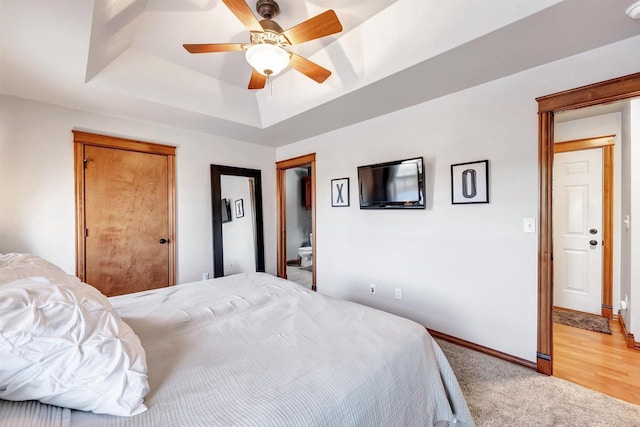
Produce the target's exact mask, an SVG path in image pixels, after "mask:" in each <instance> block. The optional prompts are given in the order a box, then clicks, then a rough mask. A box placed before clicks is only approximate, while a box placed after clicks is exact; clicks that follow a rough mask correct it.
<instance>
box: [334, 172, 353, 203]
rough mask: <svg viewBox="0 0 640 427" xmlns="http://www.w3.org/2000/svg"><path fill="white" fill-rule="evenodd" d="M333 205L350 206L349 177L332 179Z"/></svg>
mask: <svg viewBox="0 0 640 427" xmlns="http://www.w3.org/2000/svg"><path fill="white" fill-rule="evenodd" d="M331 206H333V207H341V206H349V178H338V179H332V180H331Z"/></svg>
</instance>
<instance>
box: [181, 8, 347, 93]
mask: <svg viewBox="0 0 640 427" xmlns="http://www.w3.org/2000/svg"><path fill="white" fill-rule="evenodd" d="M222 2H223V3H224V4H225V5H227V7H228V8H229V9H230V10H231V12H233V14H234V15H235V16H236V17H237V18H238V19H239V20H240V22H242V23H243V24H244V26H245V27H247V29H248V30H249V36H250V42H249V43H246V44H243V43H216V44H184V45H183V46H184V48H185V49H186V50H187V51H188V52H189V53H210V52H233V51H244V52H245V57H246V59H247V62H249V64H250V65H251V66H252V67H253V73H252V74H251V79H250V80H249V89H262V88H264V86H265V84H266V82H267V79H268V78H269V77H271V76H275V75H276V74H278V73H279V72H281V71H282V70H284V69H285V68H286V67H287V66H290V67H291V68H293V69H295V70H298V71H299V72H301V73H302V74H304V75H305V76H307V77H309V78H311V79H313V80H315V81H316V82H318V83H322V82H324V81H325V80H326V79H327V78H328V77H329V76H330V75H331V71H329V70H327V69H326V68H323V67H321V66H320V65H318V64H316V63H314V62H311V61H309V60H308V59H306V58H303V57H302V56H300V55H297V54H295V53H294V52H291V51H290V50H289V48H290V47H291V46H292V45H296V44H300V43H304V42H307V41H310V40H315V39H319V38H320V37H325V36H329V35H331V34H335V33H339V32H340V31H342V25H341V24H340V21H339V20H338V17H337V16H336V13H335V12H334V11H333V10H331V9H329V10H327V11H326V12H323V13H321V14H319V15H316V16H314V17H313V18H310V19H308V20H306V21H304V22H302V23H300V24H298V25H296V26H294V27H292V28H289V29H288V30H286V31H284V30H283V29H282V28H281V27H280V25H278V24H277V23H276V22H275V21H273V20H272V19H273V18H275V17H276V16H277V15H278V13H279V12H280V7H279V6H278V3H276V2H275V1H274V0H258V2H257V3H256V11H257V12H258V14H259V15H260V16H262V18H264V19H262V20H261V21H258V19H257V18H256V17H255V15H254V14H253V12H252V11H251V8H249V5H248V4H247V3H246V1H245V0H222Z"/></svg>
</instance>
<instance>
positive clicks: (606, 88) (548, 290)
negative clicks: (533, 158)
mask: <svg viewBox="0 0 640 427" xmlns="http://www.w3.org/2000/svg"><path fill="white" fill-rule="evenodd" d="M638 96H640V73H636V74H631V75H628V76H624V77H620V78H616V79H612V80H607V81H604V82H601V83H595V84H592V85H589V86H584V87H579V88H576V89H571V90H568V91H564V92H560V93H556V94H552V95H547V96H544V97H540V98H537V99H536V101H537V102H538V170H539V174H538V176H539V209H540V210H539V218H540V229H539V230H540V232H539V235H538V239H539V240H538V340H537V341H538V342H537V354H536V361H537V363H536V365H537V370H538V372H541V373H544V374H547V375H551V374H552V373H553V329H552V327H553V323H552V308H553V228H552V225H553V224H552V212H553V211H552V205H553V203H552V182H553V158H554V137H553V135H554V133H553V128H554V115H555V114H556V113H557V112H560V111H566V110H575V109H579V108H583V107H589V106H594V105H600V104H605V103H610V102H615V101H620V100H625V99H631V98H635V97H638Z"/></svg>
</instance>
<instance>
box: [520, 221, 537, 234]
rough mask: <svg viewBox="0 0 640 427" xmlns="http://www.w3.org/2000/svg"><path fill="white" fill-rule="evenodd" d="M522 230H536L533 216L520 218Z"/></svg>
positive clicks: (529, 231)
mask: <svg viewBox="0 0 640 427" xmlns="http://www.w3.org/2000/svg"><path fill="white" fill-rule="evenodd" d="M522 231H524V232H525V233H535V232H536V219H535V218H524V219H523V220H522Z"/></svg>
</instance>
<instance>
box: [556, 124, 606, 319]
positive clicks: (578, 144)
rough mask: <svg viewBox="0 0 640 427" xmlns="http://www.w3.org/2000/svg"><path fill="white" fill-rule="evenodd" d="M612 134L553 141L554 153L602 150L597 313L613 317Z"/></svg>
mask: <svg viewBox="0 0 640 427" xmlns="http://www.w3.org/2000/svg"><path fill="white" fill-rule="evenodd" d="M614 147H615V135H605V136H600V137H596V138H584V139H574V140H571V141H562V142H556V143H555V144H554V145H553V151H554V154H557V153H567V152H574V151H582V150H591V149H594V148H596V149H600V150H602V298H601V301H600V304H601V308H600V310H601V315H602V317H604V318H606V319H611V318H612V317H613V305H612V304H613V194H614V188H613V180H614Z"/></svg>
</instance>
